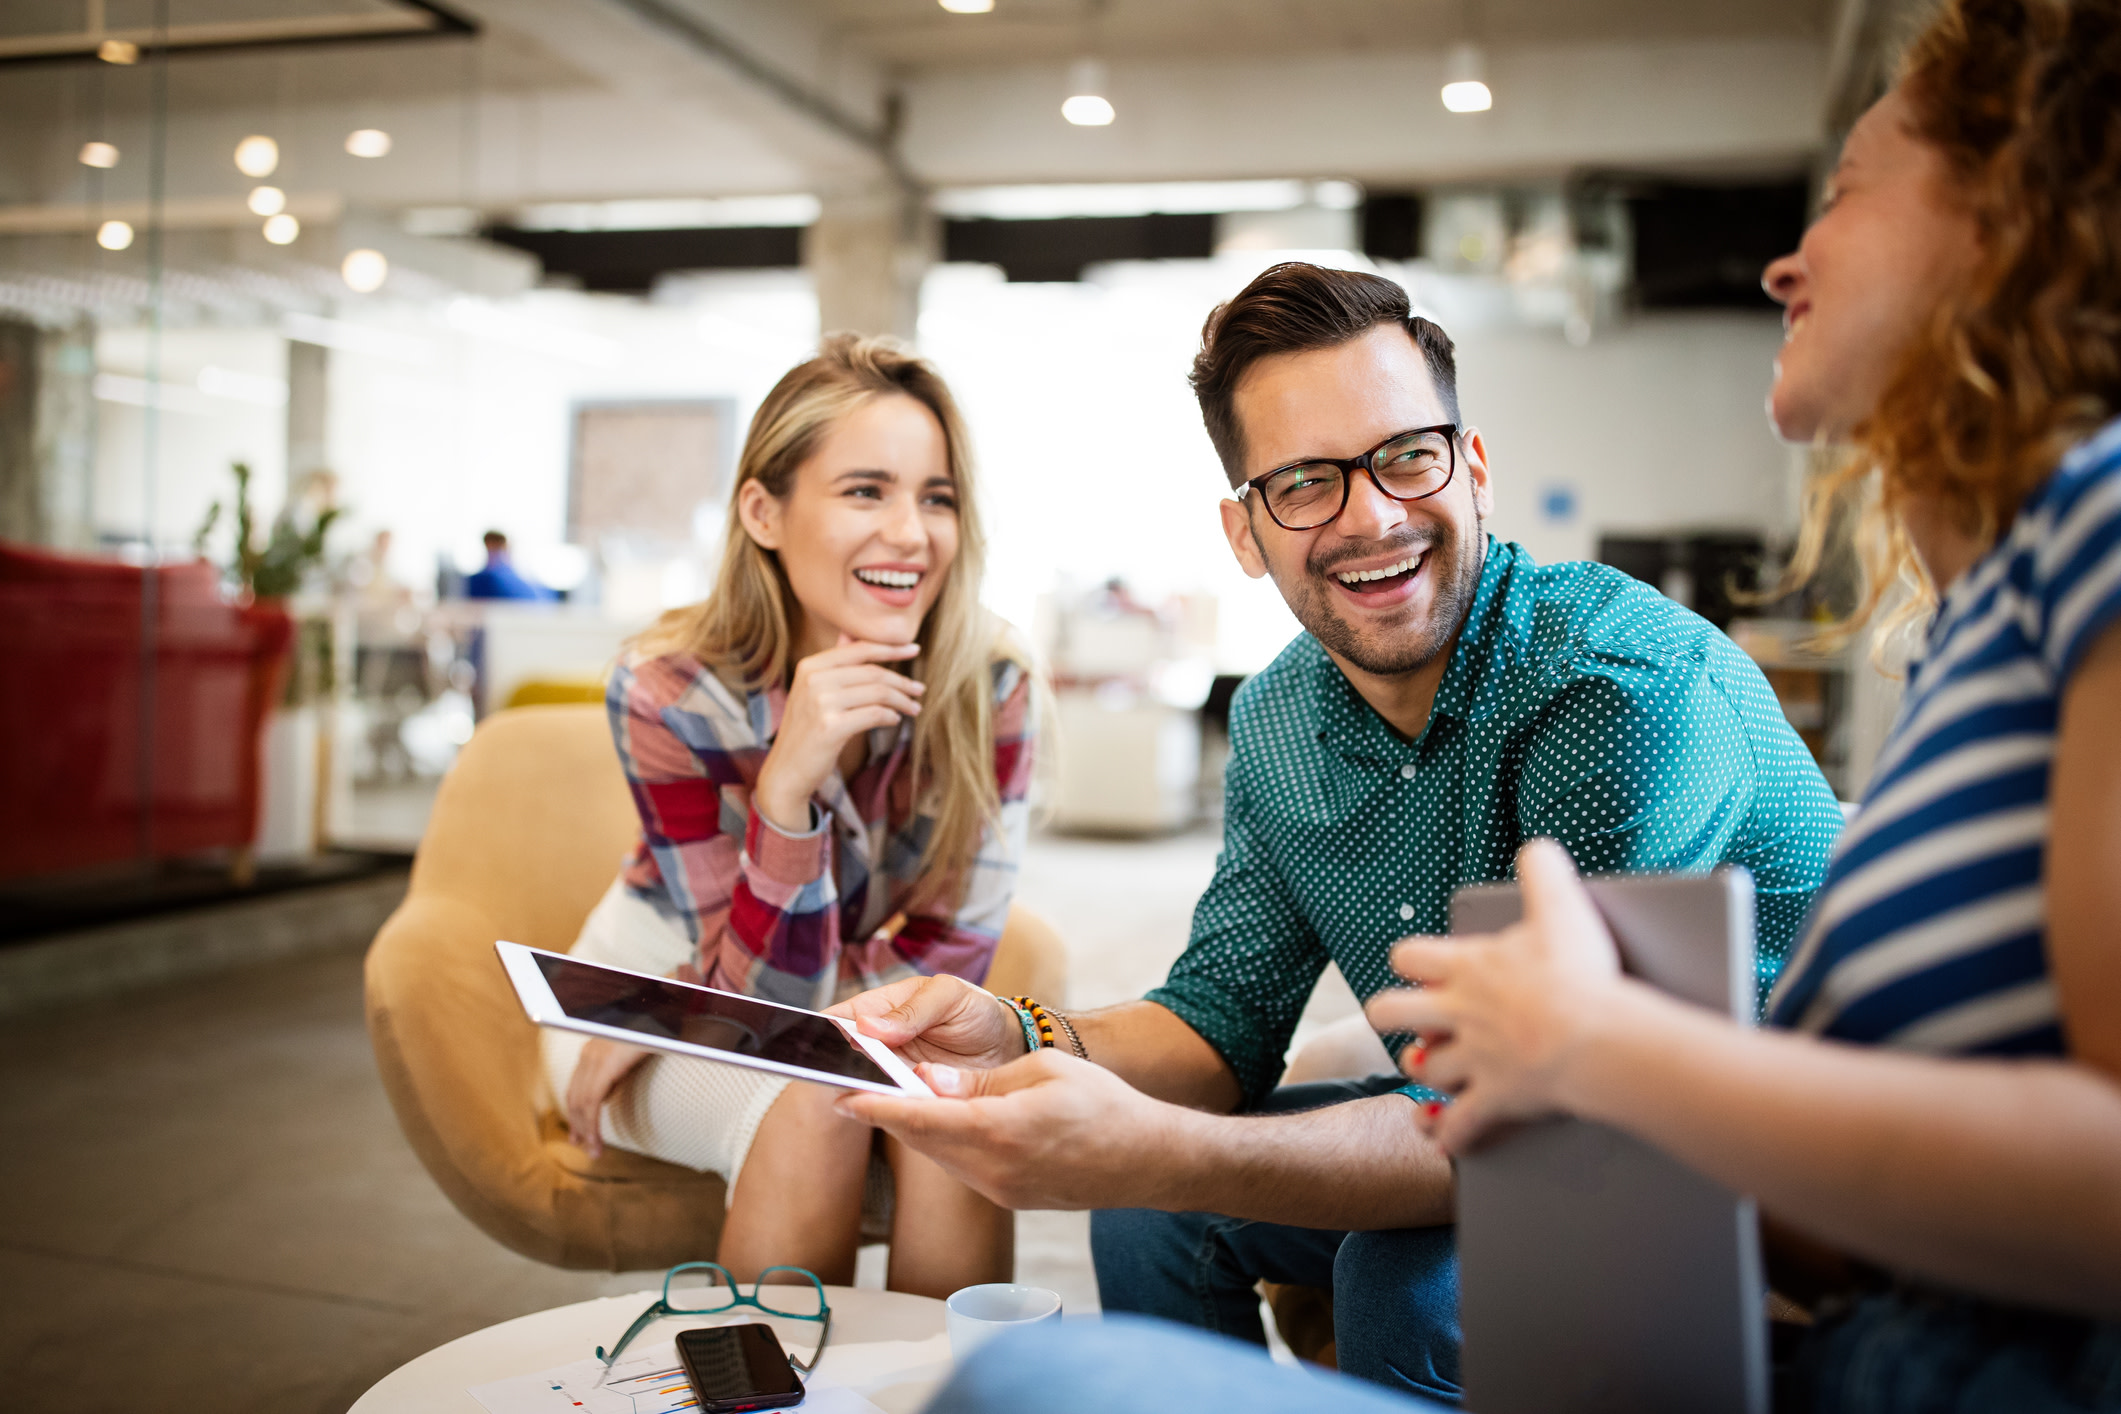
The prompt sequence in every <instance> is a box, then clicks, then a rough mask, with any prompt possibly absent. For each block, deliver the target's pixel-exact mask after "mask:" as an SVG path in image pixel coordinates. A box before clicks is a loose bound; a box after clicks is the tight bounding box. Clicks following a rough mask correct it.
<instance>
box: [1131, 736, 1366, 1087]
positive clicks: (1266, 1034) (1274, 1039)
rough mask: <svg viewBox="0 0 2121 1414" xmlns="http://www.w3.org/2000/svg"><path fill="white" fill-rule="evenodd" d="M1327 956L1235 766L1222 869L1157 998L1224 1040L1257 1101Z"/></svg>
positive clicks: (1273, 1077) (1218, 1042)
mask: <svg viewBox="0 0 2121 1414" xmlns="http://www.w3.org/2000/svg"><path fill="white" fill-rule="evenodd" d="M1326 961H1327V957H1326V950H1325V947H1324V945H1323V944H1322V943H1320V941H1319V939H1318V935H1317V934H1316V933H1315V932H1313V931H1312V929H1311V925H1310V923H1309V922H1308V921H1307V920H1306V919H1305V917H1304V914H1303V910H1302V909H1301V908H1300V907H1299V906H1298V904H1297V902H1296V900H1295V899H1294V898H1293V897H1292V896H1291V894H1290V892H1289V888H1288V885H1287V883H1286V882H1285V881H1284V880H1283V878H1282V875H1281V870H1280V868H1279V866H1278V865H1277V864H1276V862H1275V860H1274V859H1273V857H1272V856H1271V854H1270V853H1269V852H1268V850H1267V849H1266V848H1265V847H1264V844H1263V842H1262V840H1261V837H1260V831H1259V828H1258V825H1257V822H1256V821H1255V820H1254V818H1253V814H1252V810H1251V808H1250V806H1249V805H1248V803H1247V800H1246V796H1245V793H1244V787H1243V783H1242V781H1241V779H1240V775H1239V773H1238V772H1236V771H1232V772H1231V773H1230V778H1229V782H1228V788H1227V789H1226V791H1225V795H1224V815H1223V848H1222V853H1221V854H1220V855H1219V856H1218V857H1217V858H1216V861H1215V877H1214V878H1213V879H1212V880H1210V881H1209V883H1208V890H1207V892H1206V893H1204V894H1202V895H1201V899H1200V903H1199V904H1198V905H1197V906H1196V907H1195V908H1194V910H1193V935H1192V938H1191V940H1190V941H1189V942H1188V943H1187V944H1186V950H1185V952H1184V953H1182V954H1180V956H1179V958H1178V960H1177V961H1176V962H1174V963H1173V964H1172V965H1171V972H1170V975H1169V976H1168V977H1167V978H1166V979H1165V981H1164V985H1163V986H1161V987H1158V988H1157V989H1156V990H1155V991H1153V992H1151V993H1149V996H1148V1000H1150V1001H1152V1002H1155V1003H1157V1004H1158V1005H1159V1006H1162V1007H1165V1008H1167V1009H1169V1010H1170V1011H1171V1012H1172V1013H1173V1014H1174V1015H1176V1016H1177V1017H1178V1019H1179V1020H1181V1021H1183V1022H1185V1023H1186V1025H1188V1026H1190V1027H1192V1028H1193V1029H1194V1030H1195V1031H1197V1032H1199V1033H1200V1036H1201V1039H1202V1040H1204V1041H1206V1042H1207V1043H1208V1044H1209V1045H1211V1046H1213V1047H1214V1048H1215V1050H1216V1053H1217V1054H1218V1055H1220V1056H1221V1057H1222V1058H1223V1059H1224V1060H1225V1061H1227V1062H1228V1063H1229V1066H1230V1069H1231V1070H1232V1071H1234V1072H1236V1075H1237V1083H1238V1085H1239V1086H1240V1087H1241V1088H1242V1089H1243V1091H1244V1097H1245V1104H1246V1105H1248V1106H1250V1105H1254V1104H1257V1103H1258V1102H1259V1101H1261V1100H1263V1099H1265V1098H1266V1096H1267V1093H1268V1092H1269V1091H1271V1090H1272V1089H1273V1088H1274V1086H1275V1083H1276V1082H1277V1081H1279V1080H1280V1079H1281V1073H1282V1068H1283V1057H1284V1056H1285V1055H1286V1054H1287V1052H1288V1049H1289V1038H1290V1037H1291V1036H1292V1035H1294V1034H1295V1031H1296V1022H1297V1019H1298V1018H1299V1017H1300V1016H1302V1014H1303V1009H1304V1003H1305V1002H1306V1001H1308V1000H1309V998H1310V995H1311V988H1312V987H1313V986H1314V985H1315V984H1316V983H1317V981H1318V978H1319V974H1320V973H1322V972H1324V971H1325V966H1326Z"/></svg>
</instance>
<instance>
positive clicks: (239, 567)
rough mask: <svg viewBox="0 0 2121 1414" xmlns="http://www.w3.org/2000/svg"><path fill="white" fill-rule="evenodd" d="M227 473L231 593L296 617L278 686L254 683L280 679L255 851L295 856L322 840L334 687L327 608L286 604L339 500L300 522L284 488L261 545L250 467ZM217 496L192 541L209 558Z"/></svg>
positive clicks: (313, 565)
mask: <svg viewBox="0 0 2121 1414" xmlns="http://www.w3.org/2000/svg"><path fill="white" fill-rule="evenodd" d="M229 469H230V471H231V472H232V473H233V474H234V476H235V480H236V490H235V495H234V497H233V498H232V500H231V501H230V503H229V505H230V506H231V507H232V514H233V518H234V521H235V527H234V529H235V541H234V545H233V548H232V549H231V551H230V554H229V560H228V563H227V564H226V565H225V566H224V567H223V570H224V573H225V574H226V576H227V578H228V579H229V581H230V582H231V583H232V584H233V586H234V587H235V590H236V592H237V594H238V595H239V596H240V597H241V598H242V599H243V600H245V601H246V602H247V603H248V604H249V605H250V607H251V608H252V609H253V610H254V611H256V612H258V613H263V614H276V615H284V616H287V617H290V618H292V619H293V621H294V640H293V641H294V652H293V661H292V664H291V670H290V671H288V672H287V673H286V674H285V677H284V679H281V680H280V682H279V683H278V684H276V683H274V682H271V681H265V682H260V683H256V684H253V690H254V691H258V692H261V693H270V692H272V691H273V690H274V688H275V686H276V685H277V686H278V687H279V704H278V709H277V710H276V711H275V712H274V714H273V717H272V719H271V721H270V722H269V723H268V725H267V727H266V733H265V761H264V783H263V792H262V794H263V797H264V809H263V811H262V815H263V818H262V820H261V821H260V823H259V828H258V854H259V856H260V857H262V858H267V859H270V858H274V857H281V858H286V857H295V856H301V855H307V854H311V853H314V852H315V850H316V848H317V845H318V843H319V836H320V830H319V821H320V820H321V819H322V817H323V799H322V795H321V792H320V783H321V782H322V781H324V780H327V779H329V772H328V768H327V764H326V762H325V761H324V759H323V754H324V752H325V751H327V750H328V742H329V739H330V734H329V732H328V731H326V730H322V729H321V728H322V727H325V726H328V723H320V722H319V720H318V718H319V716H320V713H321V712H322V711H324V710H326V709H328V708H329V706H330V704H331V701H332V696H333V693H334V691H335V689H336V685H337V684H336V674H335V672H334V662H335V658H336V644H335V643H334V641H333V633H332V620H331V616H330V614H329V613H328V612H326V613H298V612H294V611H293V610H292V608H291V603H290V601H292V600H293V599H294V598H295V596H296V595H297V594H298V593H299V591H300V590H301V589H302V587H303V585H304V584H305V583H306V582H308V580H309V579H310V577H311V575H312V574H313V573H314V572H315V571H316V570H317V569H319V568H321V567H322V565H323V563H324V553H325V549H324V542H325V538H326V537H327V536H328V535H329V534H330V532H331V527H332V523H333V522H334V521H336V520H337V519H338V518H339V514H340V508H339V507H337V506H334V505H331V504H328V484H327V491H326V497H327V503H326V504H324V505H322V506H321V507H319V508H318V509H316V510H315V511H314V512H313V513H312V514H311V516H310V518H309V524H308V525H307V526H306V527H305V526H303V525H302V524H300V523H299V515H300V507H299V505H298V502H299V500H300V499H302V498H300V497H298V496H296V495H290V496H289V497H288V505H287V508H286V509H285V510H283V511H281V513H280V514H279V515H278V516H276V517H275V518H274V519H273V523H272V528H271V530H270V532H269V533H267V534H266V536H265V537H264V540H263V543H262V544H261V543H259V536H258V533H257V521H256V517H255V516H254V515H253V514H252V511H251V503H250V478H251V471H250V467H249V465H248V464H246V463H244V462H235V463H232V464H231V466H230V468H229ZM223 509H224V507H223V503H222V502H220V501H218V500H217V501H215V502H214V503H213V504H212V505H211V506H209V507H208V508H207V512H206V519H205V521H204V522H203V523H201V525H200V526H199V533H198V535H197V536H196V537H194V539H193V542H192V543H193V548H194V549H195V550H196V551H197V552H198V553H199V555H200V556H201V557H202V558H205V557H207V542H208V540H209V539H210V538H211V537H212V535H213V532H214V530H215V529H216V528H217V527H218V526H219V524H220V522H221V517H222V514H223Z"/></svg>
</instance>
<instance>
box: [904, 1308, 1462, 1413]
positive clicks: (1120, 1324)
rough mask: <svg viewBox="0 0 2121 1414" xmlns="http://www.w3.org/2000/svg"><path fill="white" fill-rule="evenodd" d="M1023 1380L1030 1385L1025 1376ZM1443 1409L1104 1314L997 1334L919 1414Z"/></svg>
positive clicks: (1219, 1340)
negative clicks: (1046, 1410) (1039, 1408)
mask: <svg viewBox="0 0 2121 1414" xmlns="http://www.w3.org/2000/svg"><path fill="white" fill-rule="evenodd" d="M1027 1381H1028V1383H1027ZM1035 1406H1045V1407H1050V1408H1055V1409H1085V1410H1092V1409H1094V1410H1096V1411H1097V1412H1098V1414H1196V1411H1201V1414H1205V1411H1211V1410H1212V1411H1213V1414H1293V1411H1307V1410H1321V1411H1324V1410H1331V1411H1332V1414H1425V1412H1426V1414H1446V1411H1445V1410H1444V1409H1443V1407H1442V1406H1439V1405H1435V1404H1430V1403H1428V1402H1426V1401H1424V1400H1419V1399H1412V1398H1409V1397H1407V1396H1406V1395H1401V1394H1394V1393H1392V1392H1390V1391H1388V1390H1382V1389H1379V1388H1378V1387H1377V1386H1375V1385H1372V1384H1366V1383H1364V1382H1362V1381H1360V1380H1351V1379H1349V1378H1347V1377H1346V1376H1344V1375H1336V1374H1334V1373H1333V1372H1332V1371H1330V1370H1321V1369H1318V1368H1316V1367H1315V1366H1303V1367H1292V1366H1288V1365H1277V1364H1275V1363H1274V1362H1273V1361H1272V1360H1270V1359H1268V1358H1267V1355H1266V1352H1265V1351H1262V1350H1258V1349H1255V1348H1253V1347H1251V1346H1247V1345H1240V1344H1239V1343H1238V1342H1236V1341H1234V1340H1227V1339H1225V1338H1223V1337H1221V1336H1213V1335H1204V1334H1202V1333H1201V1332H1200V1331H1192V1330H1187V1329H1185V1328H1184V1327H1182V1326H1174V1325H1170V1324H1167V1323H1165V1322H1163V1321H1145V1320H1142V1319H1140V1318H1139V1317H1129V1316H1108V1317H1106V1318H1105V1319H1104V1320H1102V1321H1062V1322H1061V1323H1060V1324H1058V1325H1051V1324H1048V1325H1044V1326H1039V1327H1035V1328H1033V1329H1031V1330H1026V1331H1016V1332H1012V1333H1011V1334H1009V1335H1005V1336H998V1337H996V1338H995V1339H993V1340H991V1341H989V1342H987V1344H985V1345H983V1346H981V1347H980V1348H979V1350H978V1351H977V1352H976V1353H975V1354H974V1355H973V1356H972V1358H971V1359H969V1360H967V1361H966V1362H965V1363H964V1364H963V1365H960V1366H959V1367H958V1371H957V1374H956V1376H955V1377H954V1378H953V1379H952V1380H951V1381H950V1383H949V1384H947V1385H945V1386H944V1387H943V1391H942V1393H941V1394H938V1395H937V1396H936V1397H935V1402H934V1403H932V1404H930V1405H929V1406H928V1408H927V1411H926V1414H1020V1411H1022V1410H1024V1409H1027V1408H1032V1407H1035Z"/></svg>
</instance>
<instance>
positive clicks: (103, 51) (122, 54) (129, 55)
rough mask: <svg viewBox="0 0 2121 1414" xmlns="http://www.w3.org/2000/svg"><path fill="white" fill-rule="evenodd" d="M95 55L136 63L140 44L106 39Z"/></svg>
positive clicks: (119, 61) (111, 59)
mask: <svg viewBox="0 0 2121 1414" xmlns="http://www.w3.org/2000/svg"><path fill="white" fill-rule="evenodd" d="M96 57H97V58H98V59H101V60H102V61H103V62H104V63H106V64H137V63H139V62H140V46H139V45H137V44H134V43H133V42H132V41H131V40H127V39H106V40H104V41H103V42H102V43H101V44H99V45H97V46H96ZM118 249H120V250H123V249H124V247H123V246H120V247H118Z"/></svg>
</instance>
